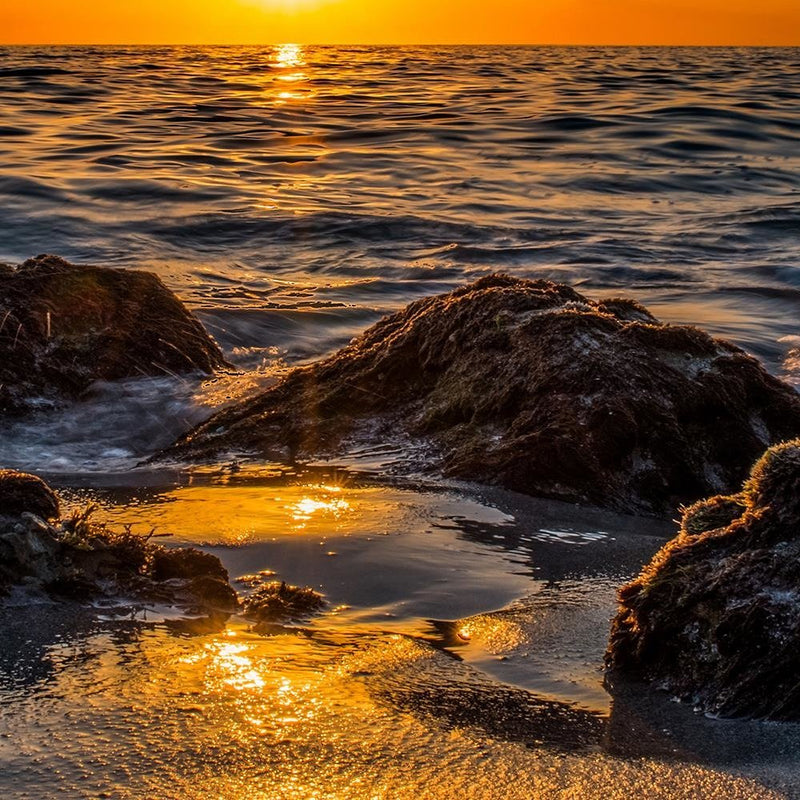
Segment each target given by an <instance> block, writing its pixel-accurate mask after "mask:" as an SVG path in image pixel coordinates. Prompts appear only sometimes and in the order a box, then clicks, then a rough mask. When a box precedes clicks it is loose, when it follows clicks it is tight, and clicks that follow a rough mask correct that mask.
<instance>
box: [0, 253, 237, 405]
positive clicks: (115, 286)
mask: <svg viewBox="0 0 800 800" xmlns="http://www.w3.org/2000/svg"><path fill="white" fill-rule="evenodd" d="M225 366H227V364H226V361H225V358H224V357H223V355H222V353H221V351H220V349H219V347H217V345H216V343H215V342H214V341H213V339H211V337H210V336H209V335H208V334H207V333H206V331H205V330H204V329H203V326H202V325H201V324H200V323H199V322H198V321H197V319H195V317H193V316H192V314H190V313H189V311H188V310H187V309H186V307H185V306H184V305H183V304H182V303H181V302H180V300H178V298H177V297H175V295H174V294H172V292H170V291H169V290H168V289H167V288H166V287H165V286H164V284H163V283H161V281H160V280H159V279H158V278H157V277H156V276H155V275H153V274H151V273H149V272H139V271H131V270H123V269H108V268H103V267H87V266H75V265H74V264H69V263H67V262H66V261H64V260H63V259H60V258H58V257H56V256H38V257H37V258H34V259H31V260H29V261H26V262H25V263H24V264H22V265H21V266H19V267H17V268H16V269H15V268H13V267H10V266H7V265H0V414H2V413H6V414H21V413H25V412H27V411H29V410H31V408H32V407H33V406H34V405H37V404H38V405H41V403H42V402H43V401H44V402H45V403H58V402H62V401H64V400H70V399H74V398H77V397H78V396H80V395H81V394H82V393H83V392H84V391H85V390H86V389H87V388H88V387H89V386H90V384H91V383H93V382H94V381H97V380H106V381H107V380H117V379H120V378H128V377H134V376H139V375H163V374H172V373H178V374H185V373H190V372H200V373H205V374H210V373H211V372H213V371H214V370H215V369H218V368H220V367H225Z"/></svg>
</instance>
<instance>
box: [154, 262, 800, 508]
mask: <svg viewBox="0 0 800 800" xmlns="http://www.w3.org/2000/svg"><path fill="white" fill-rule="evenodd" d="M798 433H800V396H798V394H797V393H796V392H795V391H794V390H793V389H791V388H790V387H789V386H787V385H785V384H783V383H782V382H780V381H779V380H777V379H776V378H774V377H771V376H770V375H769V374H768V373H767V372H766V371H765V370H764V369H763V367H762V366H761V365H760V364H759V363H758V361H756V360H755V359H754V358H751V357H750V356H748V355H747V354H746V353H744V352H743V351H742V350H740V349H739V348H737V347H735V346H734V345H732V344H730V343H728V342H725V341H722V340H719V339H712V338H711V337H710V336H708V335H707V334H706V333H704V332H702V331H700V330H698V329H696V328H692V327H684V326H670V325H663V324H661V323H660V322H658V320H656V319H655V318H654V317H653V316H652V315H651V314H650V313H649V312H648V311H647V310H646V309H645V308H643V307H642V306H640V305H638V304H637V303H635V302H634V301H632V300H628V299H619V298H617V299H609V300H602V301H599V302H596V301H593V300H590V299H588V298H587V297H585V296H583V295H581V294H579V293H578V292H576V291H575V290H574V289H572V288H570V287H568V286H563V285H558V284H554V283H550V282H548V281H529V280H518V279H515V278H511V277H507V276H503V275H494V276H490V277H487V278H483V279H481V280H479V281H477V282H476V283H473V284H471V285H469V286H466V287H464V288H461V289H458V290H456V291H454V292H452V293H450V294H447V295H442V296H437V297H429V298H424V299H422V300H418V301H417V302H415V303H412V304H411V305H410V306H408V307H407V308H406V309H404V310H403V311H400V312H399V313H397V314H394V315H392V316H389V317H387V318H385V319H383V320H381V321H380V322H378V323H377V324H376V325H375V326H373V327H372V328H370V329H369V330H368V331H366V332H365V333H364V334H363V335H361V336H359V337H358V338H357V339H354V340H353V342H351V344H350V345H349V346H347V347H345V348H344V349H342V350H340V351H339V352H338V353H336V354H334V355H332V356H331V357H329V358H326V359H325V360H323V361H320V362H318V363H316V364H313V365H311V366H308V367H302V368H299V369H296V370H294V371H292V372H291V373H289V374H288V375H287V377H286V378H285V379H284V380H283V381H281V382H280V383H279V384H277V385H276V386H274V387H272V388H270V389H268V390H267V391H265V392H264V393H262V394H260V395H259V396H257V397H255V398H253V399H250V400H247V401H245V402H243V403H240V404H238V405H234V406H232V407H230V408H227V409H225V410H222V411H220V412H219V413H217V414H216V415H214V416H213V417H212V418H211V419H210V420H208V421H207V422H205V423H204V424H202V425H200V426H198V427H197V428H195V429H194V430H193V431H191V432H190V433H188V434H187V435H186V436H185V437H183V438H182V439H181V440H179V441H178V442H177V443H176V445H174V446H173V447H172V448H171V449H170V450H168V451H166V452H165V453H164V454H163V455H165V456H167V457H171V458H182V459H205V458H214V457H216V456H218V455H219V454H220V453H226V452H231V451H233V452H236V451H239V452H253V453H257V454H260V455H262V456H266V457H268V458H271V459H275V460H281V461H293V460H301V459H304V458H313V457H317V456H320V455H337V454H340V453H341V452H342V451H344V450H346V449H347V447H348V446H352V445H353V444H354V443H356V444H364V443H369V444H381V443H384V442H386V441H387V440H389V441H392V440H396V439H397V438H398V437H400V438H401V440H402V439H405V441H408V438H409V437H411V438H414V437H415V438H418V439H420V440H422V441H424V442H427V443H430V444H431V445H432V447H430V448H428V450H427V452H426V453H425V455H424V456H423V457H422V458H423V460H424V462H425V463H424V465H425V466H429V467H432V468H435V469H441V470H442V471H443V472H444V473H445V474H446V475H449V476H454V477H458V478H463V479H468V480H477V481H482V482H487V483H494V484H500V485H502V486H505V487H507V488H510V489H514V490H517V491H520V492H524V493H527V494H532V495H539V496H545V497H552V498H557V499H562V500H568V501H574V502H581V503H590V504H594V505H599V506H605V507H608V508H612V509H615V510H619V511H629V512H630V511H634V512H646V513H658V514H661V513H671V512H672V511H673V510H674V508H675V507H676V506H677V505H678V504H679V503H681V502H691V501H694V500H696V499H697V498H699V497H703V496H705V495H709V494H714V493H719V492H728V491H731V490H732V489H733V487H735V486H737V485H738V484H739V483H740V482H741V480H742V479H743V477H744V476H745V475H746V474H747V470H748V468H749V466H750V465H751V464H752V462H753V461H754V459H755V458H757V457H758V455H759V454H760V453H762V452H763V451H764V449H765V448H766V447H767V446H769V445H770V444H773V443H775V442H776V441H780V440H782V439H786V438H791V437H792V436H796V435H798ZM415 466H419V465H415Z"/></svg>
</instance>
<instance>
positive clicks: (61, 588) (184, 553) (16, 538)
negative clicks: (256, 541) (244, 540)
mask: <svg viewBox="0 0 800 800" xmlns="http://www.w3.org/2000/svg"><path fill="white" fill-rule="evenodd" d="M15 585H24V586H26V587H27V588H28V589H32V590H35V591H38V592H42V593H44V594H46V595H49V596H51V597H55V598H66V599H70V600H79V601H83V600H90V599H93V598H101V597H126V598H130V599H133V600H136V601H138V602H144V603H166V604H171V605H175V606H178V607H181V608H183V609H185V610H187V611H191V612H193V613H200V614H220V613H222V614H231V613H233V612H234V611H236V610H237V609H238V605H239V601H238V596H237V594H236V592H235V590H234V589H233V588H232V587H231V585H230V583H229V582H228V573H227V572H226V570H225V568H224V567H223V566H222V563H221V562H220V560H219V559H218V558H217V557H216V556H213V555H211V554H210V553H204V552H202V551H200V550H195V549H194V548H166V547H163V546H161V545H159V544H156V543H154V542H153V541H151V539H150V537H149V536H140V535H137V534H136V533H134V532H132V531H131V530H129V529H123V530H121V531H114V530H111V529H110V528H108V527H106V526H105V525H103V524H100V523H96V522H94V521H93V519H92V508H91V507H90V508H88V509H85V510H83V511H76V512H73V513H72V514H70V515H68V516H66V517H59V514H58V499H57V497H56V496H55V494H54V493H53V491H52V490H51V489H50V488H49V487H48V486H47V484H45V483H44V481H42V480H41V479H39V478H37V477H36V476H34V475H27V474H24V473H19V472H13V471H12V470H3V471H0V593H3V592H8V591H9V590H10V589H11V588H12V587H13V586H15Z"/></svg>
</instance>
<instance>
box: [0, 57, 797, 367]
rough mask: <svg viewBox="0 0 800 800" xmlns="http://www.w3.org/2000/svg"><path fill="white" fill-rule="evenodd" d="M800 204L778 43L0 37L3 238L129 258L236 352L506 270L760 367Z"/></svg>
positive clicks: (770, 355) (779, 326) (779, 351)
mask: <svg viewBox="0 0 800 800" xmlns="http://www.w3.org/2000/svg"><path fill="white" fill-rule="evenodd" d="M799 232H800V49H725V48H711V49H705V48H686V49H683V48H678V49H664V48H643V49H638V48H620V49H606V48H580V47H576V48H549V47H531V48H527V47H446V48H445V47H441V48H440V47H402V48H397V47H395V48H382V47H299V46H293V45H283V46H280V47H219V48H214V47H174V48H169V47H166V48H164V47H160V48H142V47H136V48H115V47H104V48H97V47H73V48H61V47H55V48H41V47H30V48H0V259H3V260H5V261H9V262H18V261H20V260H23V259H25V258H27V257H30V256H32V255H35V254H37V253H40V252H54V253H58V254H60V255H62V256H64V257H66V258H69V259H72V260H75V261H82V262H95V263H99V264H109V265H114V266H128V267H141V268H147V269H153V270H155V271H157V272H158V273H159V274H160V275H161V276H162V277H163V278H164V280H165V281H166V282H167V284H168V285H169V286H170V287H172V288H173V289H175V290H176V291H178V292H179V293H180V294H181V295H182V296H183V297H184V298H185V299H186V300H187V301H188V302H189V303H190V304H191V305H192V306H193V307H194V308H196V309H198V310H199V311H201V313H202V315H203V317H204V319H205V320H206V321H207V322H208V323H209V325H211V326H212V327H213V330H214V332H215V334H216V335H217V336H218V337H219V339H220V341H221V342H222V343H223V344H224V345H225V346H226V347H227V348H228V349H230V350H232V349H234V348H238V350H239V352H238V358H239V359H240V362H241V363H248V360H249V362H250V363H253V362H255V361H257V358H258V355H259V354H260V353H263V352H264V348H270V347H275V348H278V350H280V351H281V353H282V354H285V356H286V357H287V358H289V359H290V360H296V359H302V358H309V357H313V356H316V355H319V354H320V353H321V352H325V351H327V350H330V349H331V348H333V347H335V346H337V345H338V344H340V343H341V342H343V341H345V340H347V339H348V338H349V337H350V336H352V334H353V333H355V332H357V331H358V330H361V329H362V328H363V327H365V326H366V325H368V324H369V323H370V322H372V321H374V320H375V319H376V318H378V317H379V316H380V315H382V314H384V313H386V312H388V311H391V310H394V309H396V308H398V307H400V306H402V305H404V304H405V303H407V302H408V301H409V300H411V299H413V298H415V297H418V296H420V295H423V294H430V293H434V292H440V291H445V290H448V289H451V288H452V287H454V286H456V285H458V284H460V283H462V282H464V281H466V280H469V279H472V278H474V277H476V276H477V275H479V274H482V273H485V272H489V271H493V270H503V271H507V272H511V273H513V274H516V275H525V276H537V277H547V278H552V279H556V280H561V281H567V282H570V283H573V284H577V285H580V286H581V287H582V288H584V289H585V290H586V291H587V292H596V293H614V294H619V293H627V294H632V295H635V296H636V297H638V298H640V299H642V300H644V301H646V302H648V303H650V304H652V305H653V306H654V308H655V310H656V311H657V312H658V313H659V314H660V315H661V316H662V317H664V318H665V319H669V320H680V321H691V322H696V323H698V324H702V325H705V326H706V327H708V328H709V329H711V330H713V331H715V332H718V333H721V334H724V335H727V336H730V337H731V338H733V339H734V340H735V341H737V342H738V343H740V344H742V345H743V346H745V347H747V348H748V349H749V350H751V351H752V352H755V353H757V354H758V355H760V356H761V357H763V358H765V359H767V360H768V361H769V362H770V364H771V365H772V366H773V367H775V368H779V366H780V364H781V361H782V359H783V357H784V356H785V354H786V352H787V350H788V349H789V348H788V346H787V345H786V343H785V342H784V343H781V342H780V340H781V339H782V338H783V337H785V336H791V335H796V334H798V330H797V325H796V320H797V317H798V299H799V298H800V237H799V236H798V233H799ZM267 355H269V352H267Z"/></svg>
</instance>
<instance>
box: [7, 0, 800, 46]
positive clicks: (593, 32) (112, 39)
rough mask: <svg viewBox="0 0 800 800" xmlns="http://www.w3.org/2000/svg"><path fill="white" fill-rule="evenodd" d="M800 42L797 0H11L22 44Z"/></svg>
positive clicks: (10, 24) (15, 39)
mask: <svg viewBox="0 0 800 800" xmlns="http://www.w3.org/2000/svg"><path fill="white" fill-rule="evenodd" d="M276 42H300V43H303V44H312V43H313V44H347V43H350V44H412V43H413V44H492V43H497V44H514V43H516V44H537V43H538V44H752V45H767V44H771V45H798V44H800V4H798V3H797V1H796V0H762V2H761V3H759V4H756V3H755V2H753V0H696V2H693V3H687V2H686V0H652V2H649V3H636V2H633V1H632V0H608V2H605V3H596V2H593V0H540V1H539V2H537V3H535V4H534V3H531V2H530V0H495V1H494V2H492V3H489V2H487V1H486V0H381V2H380V3H375V2H374V0H139V2H137V3H135V4H134V3H107V2H105V0H104V1H103V2H100V0H4V2H3V3H0V43H9V44H12V43H17V44H26V43H28V44H37V43H40V44H59V43H62V44H80V43H86V44H269V43H276Z"/></svg>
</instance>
